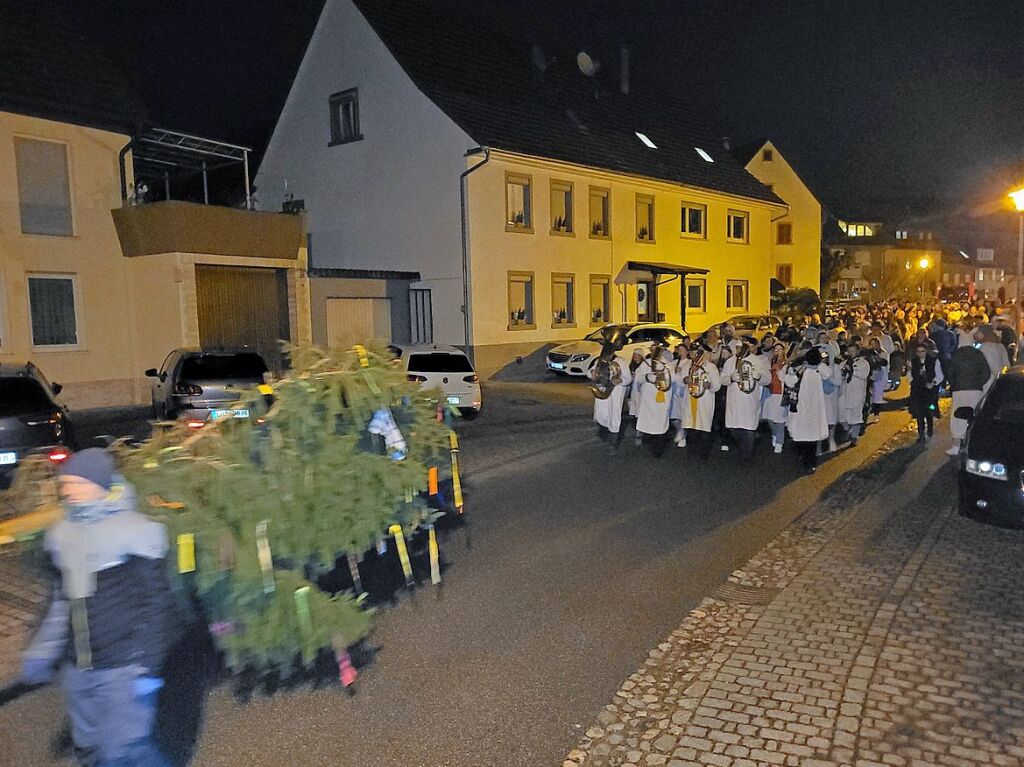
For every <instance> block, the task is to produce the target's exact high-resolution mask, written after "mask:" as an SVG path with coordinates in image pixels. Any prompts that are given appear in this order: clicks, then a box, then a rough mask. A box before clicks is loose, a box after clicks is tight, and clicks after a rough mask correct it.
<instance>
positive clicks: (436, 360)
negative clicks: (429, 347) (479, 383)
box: [409, 352, 473, 373]
mask: <svg viewBox="0 0 1024 767" xmlns="http://www.w3.org/2000/svg"><path fill="white" fill-rule="evenodd" d="M409 371H410V372H412V373H472V372H473V366H472V365H470V364H469V358H468V357H467V356H466V355H465V354H453V353H451V352H430V353H427V354H410V355H409Z"/></svg>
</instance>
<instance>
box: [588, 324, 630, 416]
mask: <svg viewBox="0 0 1024 767" xmlns="http://www.w3.org/2000/svg"><path fill="white" fill-rule="evenodd" d="M601 335H602V336H603V337H604V340H603V341H602V342H601V354H600V356H598V358H597V361H596V362H595V363H594V367H593V368H591V371H590V380H591V383H590V392H591V393H592V394H593V395H594V397H596V398H597V399H608V398H609V397H610V396H611V394H612V391H614V389H615V387H616V386H619V385H620V384H621V383H622V368H621V367H619V361H618V360H616V359H615V353H616V352H617V351H619V350H620V349H621V348H622V346H623V343H624V342H625V340H626V334H625V331H624V330H623V329H622V328H621V327H614V328H613V327H606V328H604V329H603V330H602V331H601Z"/></svg>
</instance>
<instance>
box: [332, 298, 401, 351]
mask: <svg viewBox="0 0 1024 767" xmlns="http://www.w3.org/2000/svg"><path fill="white" fill-rule="evenodd" d="M372 340H377V341H383V342H384V343H388V342H389V341H390V340H391V299H389V298H328V299H327V345H328V346H329V347H330V348H332V349H347V348H348V347H350V346H351V345H352V344H357V343H365V342H367V341H372Z"/></svg>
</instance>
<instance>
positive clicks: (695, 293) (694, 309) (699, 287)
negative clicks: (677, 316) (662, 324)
mask: <svg viewBox="0 0 1024 767" xmlns="http://www.w3.org/2000/svg"><path fill="white" fill-rule="evenodd" d="M707 291H708V281H707V280H703V279H697V278H696V277H687V278H686V311H687V312H690V313H693V314H700V313H703V312H706V311H707V310H708V299H707Z"/></svg>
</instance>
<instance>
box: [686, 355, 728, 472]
mask: <svg viewBox="0 0 1024 767" xmlns="http://www.w3.org/2000/svg"><path fill="white" fill-rule="evenodd" d="M710 354H711V349H709V348H708V347H707V346H705V345H703V344H694V345H693V347H692V348H691V358H690V360H688V362H689V363H690V364H689V366H688V367H687V368H686V372H685V375H686V377H685V379H684V381H683V383H684V385H685V387H686V388H685V393H684V396H683V405H682V409H681V411H680V416H681V418H680V421H681V425H682V427H683V428H684V429H686V430H687V432H689V433H688V435H687V436H688V437H689V438H690V439H693V440H696V441H697V442H699V444H700V458H701V460H702V461H706V460H708V458H710V457H711V424H712V422H713V421H714V417H715V396H714V395H715V392H717V391H718V389H719V387H720V386H721V379H720V376H719V373H718V366H717V365H716V364H715V363H714V362H712V361H711V360H710V359H709V357H710Z"/></svg>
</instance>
